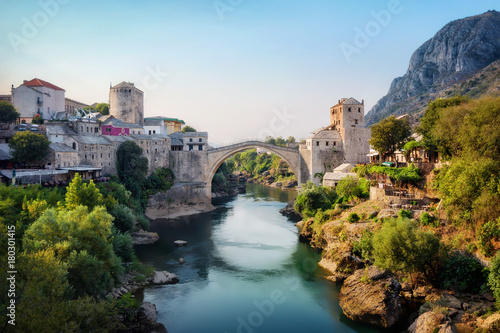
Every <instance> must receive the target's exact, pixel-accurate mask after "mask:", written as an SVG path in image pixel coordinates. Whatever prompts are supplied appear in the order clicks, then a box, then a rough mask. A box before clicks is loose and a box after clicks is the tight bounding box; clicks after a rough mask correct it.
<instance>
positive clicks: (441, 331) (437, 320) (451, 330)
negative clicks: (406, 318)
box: [408, 311, 458, 333]
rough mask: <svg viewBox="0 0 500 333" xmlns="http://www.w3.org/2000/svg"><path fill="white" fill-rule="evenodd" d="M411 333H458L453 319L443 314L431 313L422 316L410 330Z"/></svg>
mask: <svg viewBox="0 0 500 333" xmlns="http://www.w3.org/2000/svg"><path fill="white" fill-rule="evenodd" d="M408 332H409V333H458V331H457V328H456V327H455V325H453V323H452V322H451V319H450V318H449V317H447V316H445V315H444V314H442V313H438V312H435V311H429V312H426V313H424V314H422V315H420V316H419V317H418V318H417V319H416V320H415V321H414V322H413V324H411V326H410V327H409V328H408Z"/></svg>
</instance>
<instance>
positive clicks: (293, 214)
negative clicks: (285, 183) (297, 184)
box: [280, 199, 302, 220]
mask: <svg viewBox="0 0 500 333" xmlns="http://www.w3.org/2000/svg"><path fill="white" fill-rule="evenodd" d="M294 206H295V199H293V200H290V201H288V203H287V204H286V206H285V207H284V208H281V209H280V213H281V215H285V216H288V217H289V218H291V219H294V220H300V219H302V215H300V213H298V212H297V211H296V210H295V208H294Z"/></svg>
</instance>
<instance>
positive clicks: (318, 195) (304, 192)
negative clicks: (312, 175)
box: [294, 182, 337, 217]
mask: <svg viewBox="0 0 500 333" xmlns="http://www.w3.org/2000/svg"><path fill="white" fill-rule="evenodd" d="M336 199H337V194H336V193H335V191H334V190H333V189H332V188H329V187H323V186H316V185H314V183H313V182H307V183H306V184H303V185H302V187H301V189H300V193H299V195H298V196H297V200H296V201H295V205H294V209H295V210H296V211H297V212H299V213H300V214H302V215H303V216H304V217H312V216H314V215H315V214H316V212H317V211H318V210H319V209H323V210H327V209H330V208H331V206H332V204H333V203H334V202H335V200H336Z"/></svg>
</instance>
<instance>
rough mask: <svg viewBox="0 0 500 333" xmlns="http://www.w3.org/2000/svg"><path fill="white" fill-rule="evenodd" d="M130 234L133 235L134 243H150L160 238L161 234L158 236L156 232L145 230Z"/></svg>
mask: <svg viewBox="0 0 500 333" xmlns="http://www.w3.org/2000/svg"><path fill="white" fill-rule="evenodd" d="M130 236H132V240H133V242H134V245H150V244H154V243H155V242H156V241H157V240H158V239H160V236H158V234H157V233H156V232H148V231H144V230H139V231H137V232H133V233H132V234H131V235H130Z"/></svg>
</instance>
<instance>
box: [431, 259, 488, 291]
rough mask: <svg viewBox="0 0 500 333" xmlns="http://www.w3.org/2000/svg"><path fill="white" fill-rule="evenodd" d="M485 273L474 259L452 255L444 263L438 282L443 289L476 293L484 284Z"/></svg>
mask: <svg viewBox="0 0 500 333" xmlns="http://www.w3.org/2000/svg"><path fill="white" fill-rule="evenodd" d="M486 273H487V271H486V270H485V269H484V268H483V266H482V265H481V263H480V262H479V261H478V260H477V259H476V258H474V257H466V256H463V255H453V256H451V257H450V258H448V260H447V261H446V262H445V264H444V267H443V270H442V273H441V276H440V280H441V281H442V286H443V287H444V288H453V289H456V290H459V291H466V290H467V292H473V293H478V292H479V291H480V290H481V286H482V285H484V284H485V283H486V277H487V274H486Z"/></svg>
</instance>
